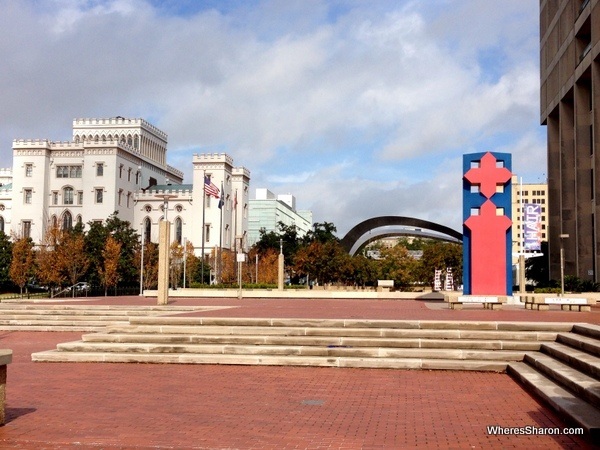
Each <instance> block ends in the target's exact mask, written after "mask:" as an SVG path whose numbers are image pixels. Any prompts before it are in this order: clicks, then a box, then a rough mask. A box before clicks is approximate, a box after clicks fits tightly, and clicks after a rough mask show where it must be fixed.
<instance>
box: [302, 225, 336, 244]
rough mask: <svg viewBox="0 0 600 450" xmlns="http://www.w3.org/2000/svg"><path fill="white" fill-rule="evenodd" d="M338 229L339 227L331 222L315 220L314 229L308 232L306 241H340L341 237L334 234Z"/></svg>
mask: <svg viewBox="0 0 600 450" xmlns="http://www.w3.org/2000/svg"><path fill="white" fill-rule="evenodd" d="M336 231H337V228H336V227H335V225H334V224H333V223H331V222H315V223H314V224H313V229H312V230H310V231H309V232H308V233H306V236H305V237H304V242H305V243H310V242H321V243H322V244H324V243H325V242H330V241H339V238H338V237H337V236H336V235H335V234H334V233H335V232H336Z"/></svg>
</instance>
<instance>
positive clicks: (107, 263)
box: [98, 235, 121, 296]
mask: <svg viewBox="0 0 600 450" xmlns="http://www.w3.org/2000/svg"><path fill="white" fill-rule="evenodd" d="M120 256H121V243H120V242H118V241H117V240H116V239H115V238H114V237H113V236H112V235H109V236H108V237H107V238H106V243H105V244H104V250H102V259H103V265H102V266H101V267H99V268H98V272H99V273H98V275H99V277H100V280H101V282H102V284H103V285H104V295H105V296H106V295H108V288H110V287H115V288H116V286H117V283H118V282H119V278H120V277H119V258H120Z"/></svg>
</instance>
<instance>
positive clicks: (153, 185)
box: [0, 117, 250, 255]
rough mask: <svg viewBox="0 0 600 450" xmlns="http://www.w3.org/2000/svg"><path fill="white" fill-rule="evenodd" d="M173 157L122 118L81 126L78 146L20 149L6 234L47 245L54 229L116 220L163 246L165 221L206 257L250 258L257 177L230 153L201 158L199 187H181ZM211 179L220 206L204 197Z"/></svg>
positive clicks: (3, 201)
mask: <svg viewBox="0 0 600 450" xmlns="http://www.w3.org/2000/svg"><path fill="white" fill-rule="evenodd" d="M166 152H167V135H166V134H165V133H164V132H162V131H161V130H159V129H158V128H156V127H154V126H153V125H151V124H149V123H148V122H146V121H144V120H143V119H126V118H122V117H116V118H111V119H76V120H74V121H73V140H72V141H70V142H52V141H48V140H15V141H13V167H12V168H6V169H0V230H2V231H4V232H6V233H7V234H11V233H14V234H15V235H17V236H28V237H31V238H32V239H33V241H34V242H36V243H40V242H41V241H42V240H43V237H44V235H45V233H46V231H47V230H48V228H49V227H51V226H52V225H57V226H59V227H61V228H64V227H67V228H70V227H72V226H74V225H75V224H76V223H77V222H81V223H83V224H87V223H88V222H90V221H104V220H106V219H107V218H108V217H109V216H110V215H111V214H113V213H114V212H115V211H116V212H118V216H119V218H121V219H123V220H127V221H128V222H130V223H131V226H132V227H133V228H134V229H136V230H137V231H138V233H140V234H141V235H143V236H144V239H145V240H146V241H148V240H151V241H153V242H158V222H159V221H160V220H163V219H164V218H165V217H166V218H167V219H168V220H169V221H171V223H172V224H173V226H172V227H171V230H172V235H171V241H177V242H179V243H183V242H184V241H186V240H187V241H190V242H192V244H193V245H194V248H195V253H196V254H197V255H200V254H201V253H202V250H203V249H204V253H205V254H210V252H211V251H212V249H213V248H214V247H222V248H224V249H232V250H233V249H235V250H239V249H240V248H241V249H243V250H247V247H248V239H247V229H248V199H249V185H250V172H249V171H248V170H247V169H246V168H244V167H234V166H233V159H232V158H231V157H230V156H229V155H227V154H224V153H222V154H201V155H194V158H193V161H192V163H193V168H194V170H193V180H192V184H181V183H182V181H183V173H182V172H181V171H179V170H177V169H175V168H173V167H171V166H169V165H167V164H166ZM205 177H206V178H208V179H210V183H212V186H213V187H216V189H217V190H218V191H219V193H218V197H219V198H216V197H214V196H207V195H205V194H204V181H205ZM221 194H222V198H223V204H222V207H221V208H219V202H220V200H221ZM165 207H166V209H165ZM240 246H241V247H240Z"/></svg>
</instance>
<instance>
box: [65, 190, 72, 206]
mask: <svg viewBox="0 0 600 450" xmlns="http://www.w3.org/2000/svg"><path fill="white" fill-rule="evenodd" d="M72 204H73V188H72V187H70V186H67V187H66V188H64V189H63V205H72Z"/></svg>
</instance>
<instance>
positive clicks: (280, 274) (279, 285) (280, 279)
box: [277, 239, 285, 291]
mask: <svg viewBox="0 0 600 450" xmlns="http://www.w3.org/2000/svg"><path fill="white" fill-rule="evenodd" d="M284 267H285V264H284V261H283V239H279V260H278V274H277V275H278V277H277V289H278V290H280V291H283V271H284Z"/></svg>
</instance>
